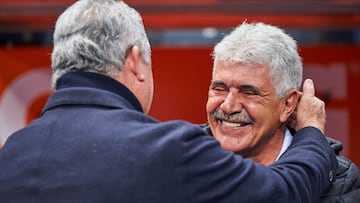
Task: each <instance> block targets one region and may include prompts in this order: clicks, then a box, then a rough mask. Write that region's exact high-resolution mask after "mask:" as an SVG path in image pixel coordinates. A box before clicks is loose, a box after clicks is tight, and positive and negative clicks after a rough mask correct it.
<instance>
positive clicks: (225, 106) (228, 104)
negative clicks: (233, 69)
mask: <svg viewBox="0 0 360 203" xmlns="http://www.w3.org/2000/svg"><path fill="white" fill-rule="evenodd" d="M242 108H243V106H242V99H241V96H240V94H239V93H238V92H234V91H229V93H228V94H227V96H226V98H225V100H224V101H223V103H222V104H221V105H220V109H221V110H222V111H224V112H226V113H228V114H232V113H234V112H241V110H242Z"/></svg>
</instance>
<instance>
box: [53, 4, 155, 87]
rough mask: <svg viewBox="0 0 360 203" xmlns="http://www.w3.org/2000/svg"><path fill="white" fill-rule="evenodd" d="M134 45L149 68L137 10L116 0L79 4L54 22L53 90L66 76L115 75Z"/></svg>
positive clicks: (143, 33) (148, 52) (142, 28)
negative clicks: (77, 72) (69, 74)
mask: <svg viewBox="0 0 360 203" xmlns="http://www.w3.org/2000/svg"><path fill="white" fill-rule="evenodd" d="M134 45H137V46H139V47H140V50H141V53H142V54H143V57H144V60H145V62H146V63H147V64H149V65H150V67H151V50H150V44H149V41H148V38H147V36H146V33H145V28H144V25H143V22H142V18H141V16H140V14H139V13H138V12H137V11H136V10H134V9H133V8H131V7H129V6H128V5H127V4H125V3H124V2H122V1H117V0H79V1H77V2H76V3H74V4H73V5H71V6H70V7H69V8H67V9H66V10H65V11H64V12H63V13H62V14H61V15H60V16H59V18H58V20H57V22H56V26H55V31H54V49H53V52H52V71H53V75H52V86H53V87H55V86H56V82H57V80H58V79H59V78H60V77H61V76H62V75H63V74H65V73H68V72H75V71H87V72H100V73H104V74H108V75H118V74H120V71H121V69H122V67H123V65H124V64H123V63H124V59H125V57H126V53H127V51H128V50H129V49H130V48H131V47H132V46H134Z"/></svg>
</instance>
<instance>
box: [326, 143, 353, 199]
mask: <svg viewBox="0 0 360 203" xmlns="http://www.w3.org/2000/svg"><path fill="white" fill-rule="evenodd" d="M327 140H328V142H329V144H330V145H331V148H333V149H334V151H335V153H336V155H337V156H336V158H337V161H338V163H339V166H338V168H337V170H336V180H335V182H334V183H332V184H331V185H330V187H329V189H328V190H327V191H326V192H324V193H323V194H322V195H321V199H320V202H321V203H360V170H359V168H358V167H357V166H356V165H355V164H354V163H353V162H352V161H351V160H349V159H348V158H346V157H344V156H342V155H340V151H341V150H342V144H341V142H339V141H338V140H335V139H332V138H329V137H327Z"/></svg>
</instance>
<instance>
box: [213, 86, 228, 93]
mask: <svg viewBox="0 0 360 203" xmlns="http://www.w3.org/2000/svg"><path fill="white" fill-rule="evenodd" d="M211 89H212V90H215V91H218V92H222V91H225V88H223V87H212V88H211Z"/></svg>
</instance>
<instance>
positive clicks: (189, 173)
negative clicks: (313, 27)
mask: <svg viewBox="0 0 360 203" xmlns="http://www.w3.org/2000/svg"><path fill="white" fill-rule="evenodd" d="M58 84H59V86H58V89H57V91H55V92H54V94H53V95H52V96H51V97H50V98H49V100H48V102H47V104H46V106H45V109H44V111H43V114H42V116H41V117H40V118H39V119H37V120H35V121H33V122H32V123H31V124H30V125H29V126H27V127H26V128H24V129H22V130H20V131H18V132H16V133H15V134H13V135H11V136H10V138H9V139H8V140H7V142H6V143H5V145H4V147H3V148H2V150H1V151H0V202H1V203H7V202H11V203H17V202H20V203H24V202H31V203H34V202H51V203H54V202H62V203H63V202H66V203H69V202H70V203H71V202H76V203H85V202H86V203H91V202H101V203H107V202H123V203H138V202H139V203H161V202H164V203H191V202H207V203H209V202H212V203H213V202H231V203H232V202H277V203H281V202H284V203H287V202H292V203H293V202H313V200H314V199H316V198H317V197H318V196H319V195H320V193H321V190H324V189H325V188H327V186H328V184H329V182H330V181H329V172H330V171H332V170H333V171H334V172H335V168H336V165H337V164H336V158H335V154H334V153H333V152H332V150H331V148H330V147H329V146H326V145H327V144H326V140H325V139H324V138H323V135H322V134H321V133H320V131H319V130H317V129H315V128H311V127H309V128H305V129H303V130H301V131H299V132H298V133H297V134H296V135H294V144H293V145H292V148H291V149H289V150H288V153H286V154H284V156H283V159H282V161H279V164H282V165H279V164H274V165H273V166H271V167H270V168H268V167H264V166H262V165H260V164H255V163H254V162H253V161H251V160H246V159H242V158H241V157H240V156H236V155H234V154H233V153H231V152H228V151H225V150H223V149H222V148H221V146H220V145H219V144H218V142H217V141H216V140H215V139H214V138H212V137H210V136H208V135H206V134H205V133H204V131H203V130H202V129H201V128H200V127H198V126H195V125H191V124H189V123H186V122H182V121H171V122H165V123H160V122H158V121H156V120H155V119H153V118H150V117H148V116H146V115H145V114H144V113H143V112H142V109H141V106H140V104H139V102H138V101H137V99H136V97H135V96H134V95H133V94H132V93H131V92H130V91H129V90H128V89H127V88H126V87H125V86H123V85H122V84H120V83H118V82H117V81H115V80H113V79H111V78H108V77H105V76H102V75H99V74H95V73H69V74H66V75H64V76H62V77H61V78H60V81H58ZM305 134H306V135H305ZM314 149H315V150H317V151H318V153H316V154H314V153H311V152H312V151H313V150H314ZM328 154H332V155H331V156H330V157H329V155H328ZM290 163H298V165H291V167H286V166H287V165H289V164H290ZM330 173H331V172H330ZM295 191H296V192H295Z"/></svg>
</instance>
